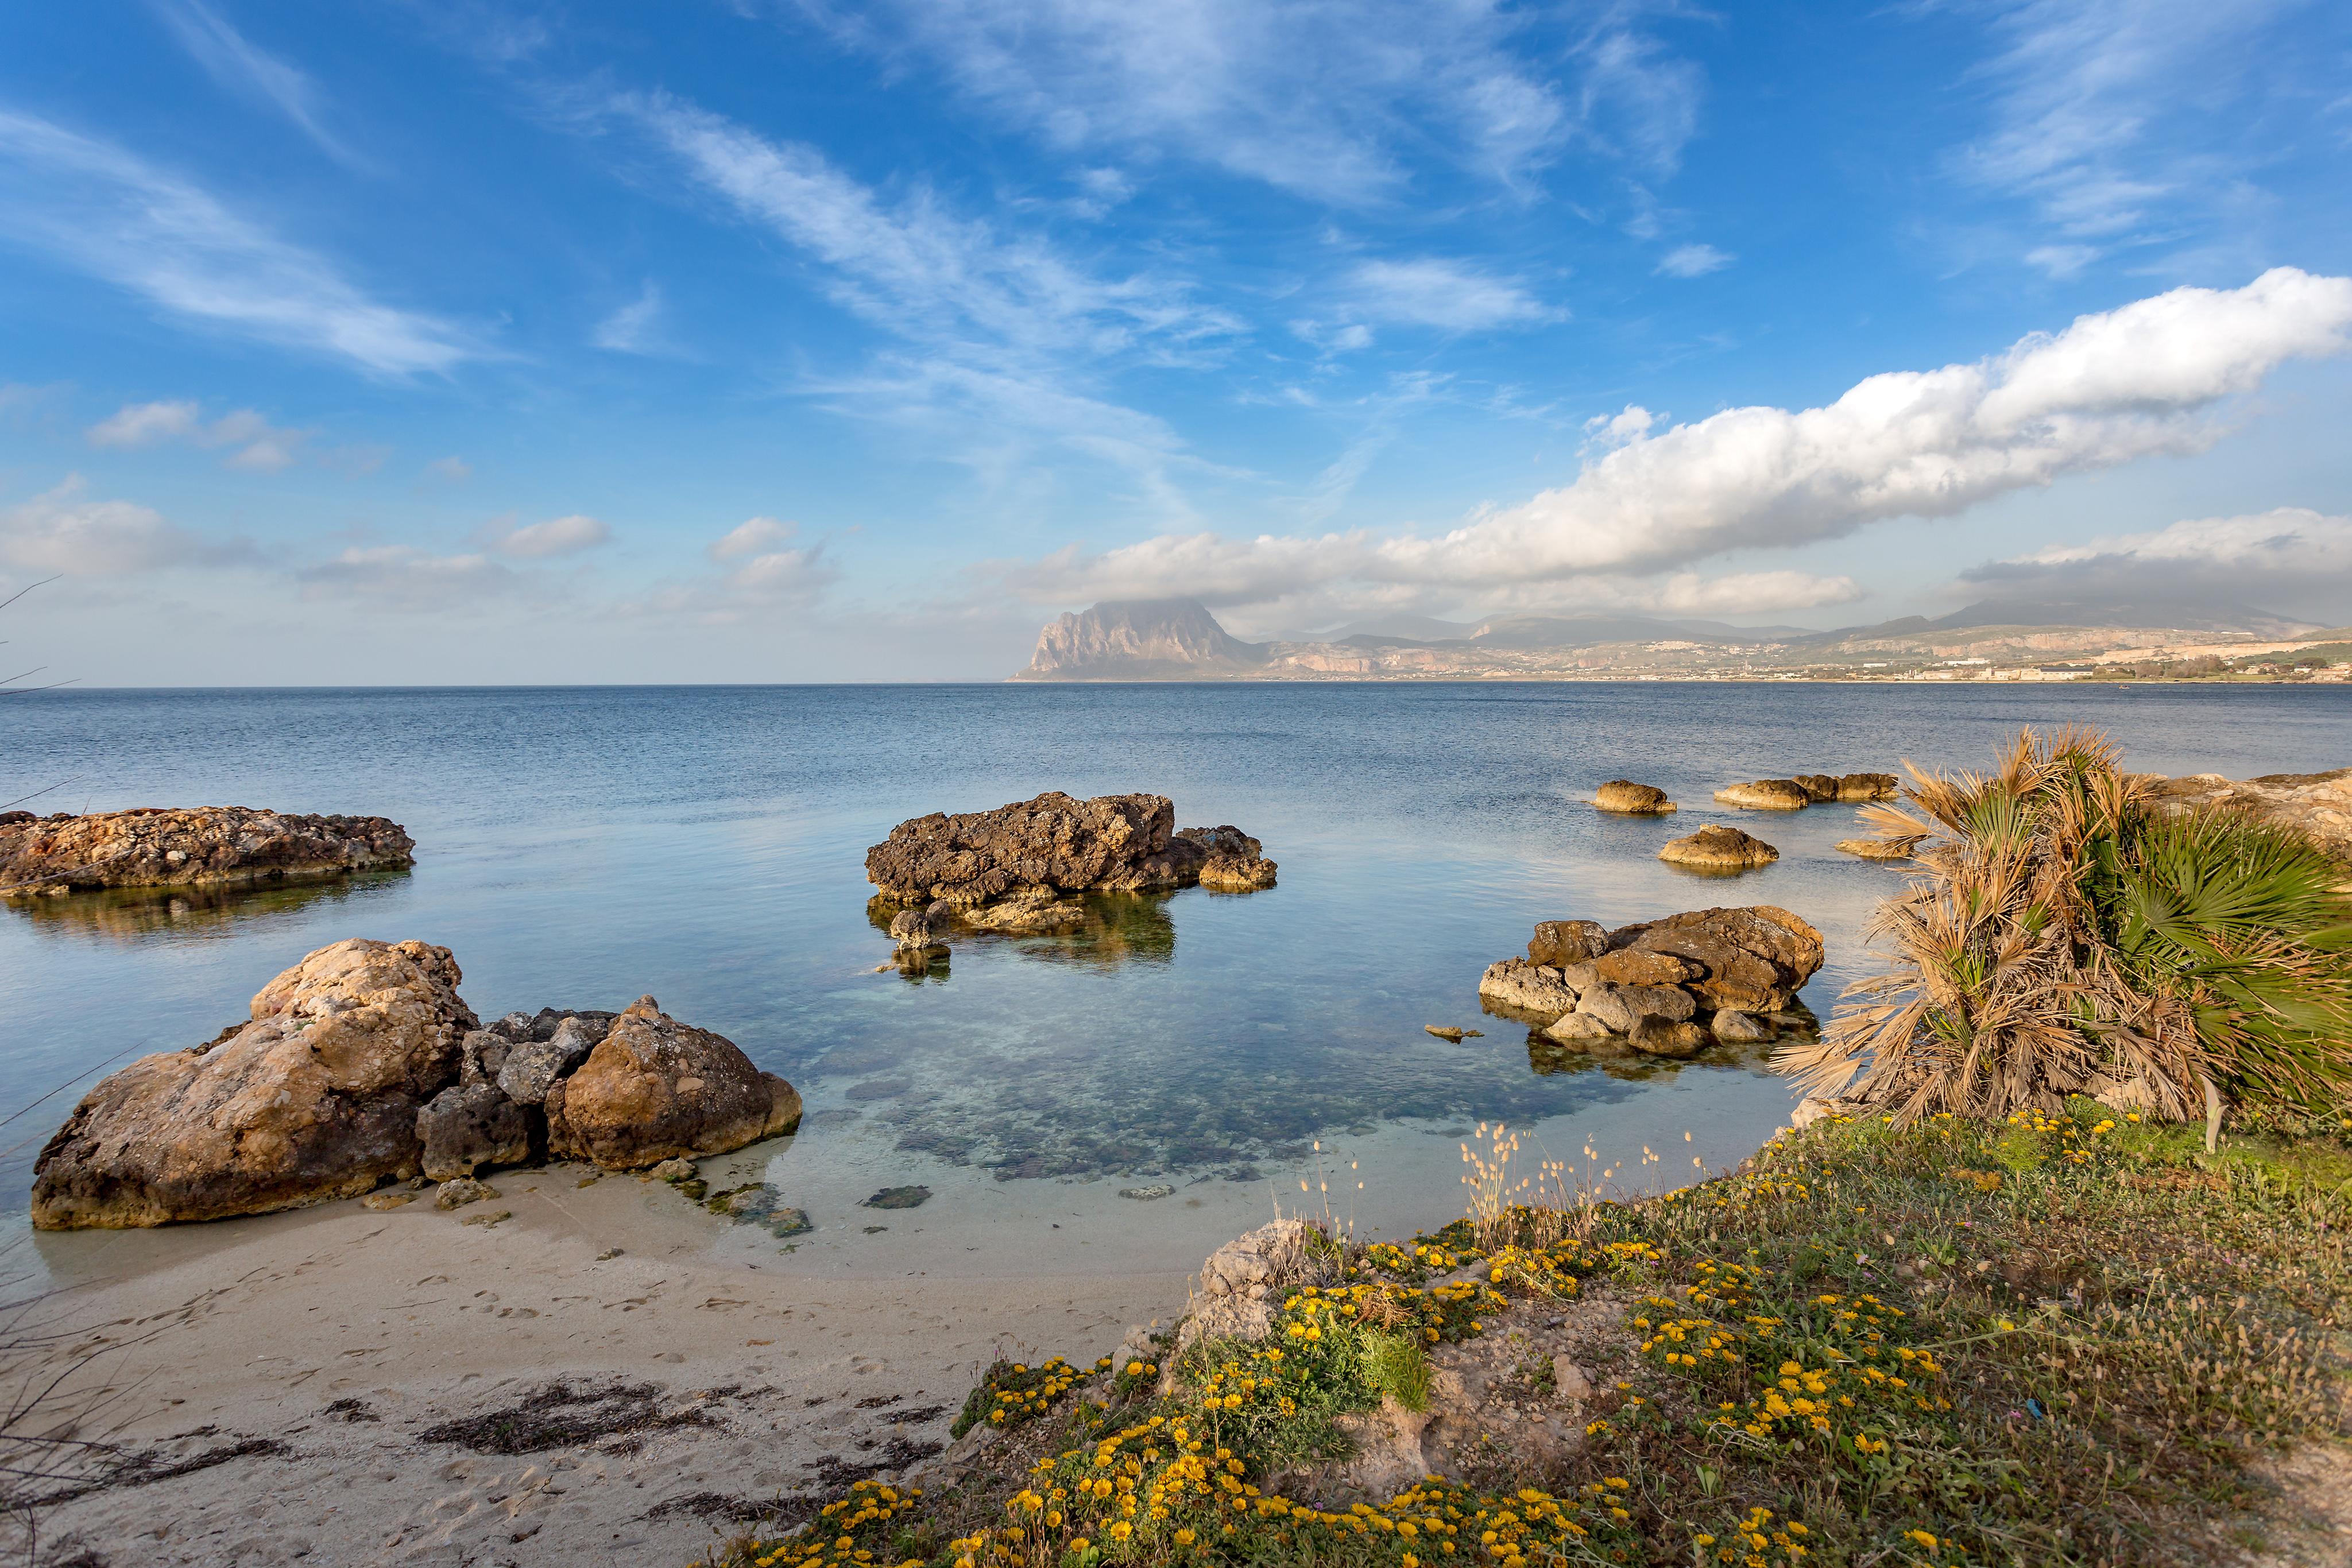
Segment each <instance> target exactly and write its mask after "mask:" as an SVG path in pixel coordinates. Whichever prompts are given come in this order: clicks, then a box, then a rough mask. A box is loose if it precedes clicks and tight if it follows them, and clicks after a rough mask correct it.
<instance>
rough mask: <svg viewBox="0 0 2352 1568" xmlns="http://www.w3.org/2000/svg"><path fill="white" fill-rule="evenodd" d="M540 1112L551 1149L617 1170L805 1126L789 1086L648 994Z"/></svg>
mask: <svg viewBox="0 0 2352 1568" xmlns="http://www.w3.org/2000/svg"><path fill="white" fill-rule="evenodd" d="M546 1107H547V1144H548V1148H549V1150H550V1152H551V1153H553V1154H557V1155H565V1156H568V1157H571V1158H575V1159H586V1160H593V1161H594V1162H595V1163H596V1164H598V1165H600V1166H605V1167H607V1168H608V1169H614V1170H635V1169H637V1168H638V1167H640V1166H651V1165H657V1164H659V1163H660V1162H661V1161H663V1160H666V1159H672V1158H677V1157H681V1156H691V1155H719V1154H725V1153H726V1152H727V1151H728V1150H730V1149H740V1148H741V1147H742V1146H743V1145H746V1144H749V1143H754V1142H757V1141H758V1140H759V1139H761V1138H764V1137H768V1136H771V1135H772V1134H777V1133H786V1132H790V1131H792V1130H793V1128H794V1127H795V1126H797V1125H799V1124H800V1119H801V1097H800V1095H799V1094H798V1093H797V1092H795V1091H794V1090H793V1086H792V1085H791V1084H789V1083H787V1082H784V1081H783V1080H782V1079H781V1078H778V1077H776V1076H775V1075H774V1074H773V1073H767V1072H762V1071H760V1070H759V1069H758V1068H756V1067H754V1066H752V1065H751V1058H749V1057H747V1056H745V1055H744V1054H743V1053H742V1051H739V1050H738V1049H736V1046H735V1042H734V1041H732V1040H728V1039H726V1038H724V1037H723V1036H720V1035H716V1034H712V1033H711V1032H710V1031H709V1030H699V1029H695V1028H692V1027H690V1026H688V1025H687V1024H682V1023H679V1022H678V1021H677V1019H673V1018H671V1017H669V1016H668V1015H667V1014H666V1013H664V1012H663V1011H662V1010H661V1008H660V1006H659V1005H658V1004H657V1003H656V1002H655V1000H654V999H653V998H651V997H639V998H637V999H636V1001H635V1003H634V1004H632V1005H631V1006H630V1007H629V1008H628V1009H626V1010H625V1011H624V1012H623V1013H622V1014H621V1015H620V1017H619V1018H617V1019H614V1022H613V1028H612V1030H611V1032H609V1033H607V1034H606V1035H605V1036H604V1039H603V1040H601V1041H599V1042H598V1043H597V1046H596V1049H595V1050H594V1051H591V1052H590V1053H589V1055H588V1060H587V1061H584V1062H583V1063H582V1064H581V1065H580V1068H579V1070H578V1071H575V1072H573V1073H572V1076H571V1077H569V1078H566V1079H562V1080H559V1081H558V1082H556V1083H555V1084H554V1086H553V1087H551V1089H550V1090H549V1091H548V1093H547V1100H546Z"/></svg>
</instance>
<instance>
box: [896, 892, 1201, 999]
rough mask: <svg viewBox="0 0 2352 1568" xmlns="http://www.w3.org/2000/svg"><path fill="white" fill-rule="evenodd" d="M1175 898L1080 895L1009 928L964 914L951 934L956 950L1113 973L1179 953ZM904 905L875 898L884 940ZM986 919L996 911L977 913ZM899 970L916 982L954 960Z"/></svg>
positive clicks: (906, 964)
mask: <svg viewBox="0 0 2352 1568" xmlns="http://www.w3.org/2000/svg"><path fill="white" fill-rule="evenodd" d="M1177 896H1181V895H1179V894H1165V893H1160V894H1152V893H1094V894H1076V895H1072V896H1069V897H1065V898H1060V899H1055V900H1052V901H1050V902H1047V903H1043V904H1039V905H1038V906H1037V907H1035V908H1034V909H1024V910H1022V911H1020V915H1021V918H1020V921H1019V924H1018V925H1016V926H1013V928H1009V929H992V928H991V927H989V926H986V925H973V924H971V923H970V922H969V921H967V920H966V919H964V918H963V917H961V916H959V917H958V918H957V920H956V923H955V925H953V927H952V928H951V929H950V933H949V944H950V947H951V948H952V947H956V946H967V945H968V946H973V947H996V946H1004V947H1008V948H1009V949H1010V950H1011V951H1013V952H1015V953H1018V954H1019V955H1020V956H1022V957H1024V958H1035V959H1039V960H1041V961H1043V962H1045V963H1049V964H1073V965H1077V966H1080V967H1087V968H1097V969H1110V968H1116V967H1118V966H1120V965H1123V964H1131V963H1139V964H1166V963H1169V962H1170V961H1171V960H1172V959H1173V958H1174V957H1175V956H1176V924H1175V922H1174V921H1173V920H1171V919H1170V918H1169V915H1168V904H1169V901H1170V899H1171V898H1174V897H1177ZM900 907H901V906H900V905H898V904H893V903H890V902H889V901H888V900H887V898H886V897H884V896H882V895H880V894H877V895H876V896H875V897H874V898H872V899H869V900H868V901H867V902H866V922H867V924H869V925H872V926H873V927H874V928H875V929H876V930H877V931H880V932H882V933H884V934H885V935H886V936H887V934H888V933H889V930H890V922H891V919H892V918H893V917H894V916H895V915H897V914H898V910H899V909H900ZM977 913H978V914H979V915H981V916H982V917H986V916H989V915H992V914H993V913H995V910H994V907H988V908H983V909H982V910H980V911H978V912H977ZM896 962H897V967H898V973H899V974H900V975H901V976H903V977H905V978H907V979H908V980H910V981H917V982H919V981H922V980H925V979H931V980H940V979H945V978H946V977H947V970H948V964H949V962H950V959H949V958H947V957H942V956H940V955H938V954H932V955H930V956H929V957H928V958H927V959H925V958H920V957H918V958H915V959H912V960H907V959H901V960H896Z"/></svg>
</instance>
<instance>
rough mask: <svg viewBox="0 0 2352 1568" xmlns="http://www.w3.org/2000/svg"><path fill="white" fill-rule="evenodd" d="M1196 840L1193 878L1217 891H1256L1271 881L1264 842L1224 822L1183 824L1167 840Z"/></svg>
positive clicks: (1171, 845)
mask: <svg viewBox="0 0 2352 1568" xmlns="http://www.w3.org/2000/svg"><path fill="white" fill-rule="evenodd" d="M1180 844H1198V845H1199V846H1200V847H1201V850H1202V862H1201V865H1200V869H1199V870H1198V871H1196V872H1194V873H1193V877H1194V880H1196V881H1197V882H1199V883H1200V884H1201V885H1202V887H1205V888H1209V889H1211V890H1213V891H1214V892H1217V893H1256V892H1258V891H1260V890H1262V889H1265V888H1269V887H1272V886H1273V885H1274V875H1275V872H1276V869H1277V868H1276V864H1275V862H1272V861H1270V860H1268V859H1266V858H1265V846H1264V845H1263V844H1261V843H1259V842H1258V841H1256V840H1255V839H1254V838H1252V837H1250V836H1249V835H1248V834H1247V833H1244V832H1243V831H1241V830H1240V829H1239V828H1236V827H1234V825H1233V824H1232V823H1230V822H1228V823H1226V824H1225V825H1224V826H1223V827H1221V828H1185V829H1183V830H1181V831H1179V832H1178V833H1177V834H1176V836H1175V838H1174V839H1173V840H1171V841H1170V843H1169V846H1168V847H1169V849H1170V850H1171V851H1173V850H1175V849H1176V848H1177V846H1178V845H1180Z"/></svg>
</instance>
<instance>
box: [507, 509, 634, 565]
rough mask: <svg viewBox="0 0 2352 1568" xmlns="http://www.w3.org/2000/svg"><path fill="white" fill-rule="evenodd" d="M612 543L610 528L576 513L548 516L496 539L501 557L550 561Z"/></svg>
mask: <svg viewBox="0 0 2352 1568" xmlns="http://www.w3.org/2000/svg"><path fill="white" fill-rule="evenodd" d="M612 540H613V529H612V527H611V525H609V524H607V523H605V522H604V521H603V520H602V519H601V518H597V517H589V516H587V515H585V514H584V513H578V512H575V513H573V514H572V516H570V517H550V518H548V519H547V520H546V521H544V522H539V523H525V524H523V525H522V526H521V527H520V528H509V529H507V530H506V531H505V532H503V533H501V534H499V536H498V544H497V549H498V551H499V554H500V555H506V556H511V557H513V558H514V559H517V560H553V559H556V558H557V557H559V556H567V555H578V554H579V553H580V552H581V551H583V550H592V549H595V548H596V547H597V546H599V545H604V544H610V543H611V542H612Z"/></svg>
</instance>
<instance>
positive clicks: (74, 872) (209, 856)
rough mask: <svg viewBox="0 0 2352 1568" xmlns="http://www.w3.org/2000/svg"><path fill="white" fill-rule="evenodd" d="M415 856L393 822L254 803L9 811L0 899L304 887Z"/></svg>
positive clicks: (0, 851) (2, 822)
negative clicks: (261, 807) (79, 812)
mask: <svg viewBox="0 0 2352 1568" xmlns="http://www.w3.org/2000/svg"><path fill="white" fill-rule="evenodd" d="M415 851H416V844H415V841H414V840H412V839H411V838H410V837H409V836H408V833H407V831H406V830H405V829H404V828H403V827H402V826H401V825H400V824H399V823H398V822H395V821H391V820H390V819H388V818H384V817H317V816H299V815H296V814H293V813H290V812H278V811H258V810H254V809H252V808H251V807H248V806H196V807H190V808H186V809H180V808H163V807H141V808H138V809H136V810H127V811H95V812H91V813H89V814H88V815H84V816H73V815H68V814H65V813H59V814H58V815H55V816H48V817H35V816H33V815H32V814H31V813H29V812H26V811H11V812H6V813H0V896H8V897H22V896H25V895H27V894H67V893H71V892H73V891H74V890H75V889H77V888H106V887H222V886H236V885H240V884H247V883H268V882H287V881H299V880H304V879H310V878H317V877H330V876H341V875H343V874H345V873H351V872H358V871H377V870H385V869H396V868H400V867H404V866H408V865H412V864H414V863H415V859H416V855H415Z"/></svg>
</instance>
